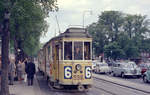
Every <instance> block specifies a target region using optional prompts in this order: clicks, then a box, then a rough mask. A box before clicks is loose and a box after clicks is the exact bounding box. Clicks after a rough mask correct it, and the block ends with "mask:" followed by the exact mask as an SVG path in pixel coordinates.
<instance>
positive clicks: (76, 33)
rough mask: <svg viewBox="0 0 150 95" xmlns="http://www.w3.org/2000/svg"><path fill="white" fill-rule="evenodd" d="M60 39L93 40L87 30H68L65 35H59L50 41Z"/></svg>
mask: <svg viewBox="0 0 150 95" xmlns="http://www.w3.org/2000/svg"><path fill="white" fill-rule="evenodd" d="M59 38H92V37H91V36H90V35H89V34H88V32H87V30H86V29H85V28H76V27H71V28H68V29H67V30H66V31H65V32H64V33H61V34H59V35H58V36H56V37H54V38H52V39H51V40H50V41H52V40H55V39H59ZM50 41H48V42H47V43H46V44H45V45H44V46H46V45H47V44H48V43H49V42H50Z"/></svg>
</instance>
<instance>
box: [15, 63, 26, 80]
mask: <svg viewBox="0 0 150 95" xmlns="http://www.w3.org/2000/svg"><path fill="white" fill-rule="evenodd" d="M24 74H25V67H24V63H22V62H21V61H19V62H18V64H17V75H18V80H19V81H22V80H23V78H24Z"/></svg>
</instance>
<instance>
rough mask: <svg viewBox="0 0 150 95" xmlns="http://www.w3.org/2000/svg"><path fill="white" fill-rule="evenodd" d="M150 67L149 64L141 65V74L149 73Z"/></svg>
mask: <svg viewBox="0 0 150 95" xmlns="http://www.w3.org/2000/svg"><path fill="white" fill-rule="evenodd" d="M149 65H150V64H149V63H142V64H139V67H140V68H141V74H142V75H143V74H144V73H145V72H146V71H147V69H148V67H149Z"/></svg>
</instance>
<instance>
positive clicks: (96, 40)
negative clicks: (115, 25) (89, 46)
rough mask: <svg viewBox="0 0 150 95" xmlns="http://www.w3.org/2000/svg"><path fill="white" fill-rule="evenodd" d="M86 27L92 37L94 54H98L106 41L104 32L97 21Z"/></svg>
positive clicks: (102, 50) (102, 49) (101, 51)
mask: <svg viewBox="0 0 150 95" xmlns="http://www.w3.org/2000/svg"><path fill="white" fill-rule="evenodd" d="M87 29H88V32H89V34H91V35H92V37H93V47H94V48H93V50H94V51H95V54H96V55H97V56H99V54H100V53H103V52H104V46H105V44H106V43H107V38H106V35H105V34H106V33H105V31H104V30H103V28H102V26H101V25H98V24H97V23H93V24H91V25H90V26H88V28H87Z"/></svg>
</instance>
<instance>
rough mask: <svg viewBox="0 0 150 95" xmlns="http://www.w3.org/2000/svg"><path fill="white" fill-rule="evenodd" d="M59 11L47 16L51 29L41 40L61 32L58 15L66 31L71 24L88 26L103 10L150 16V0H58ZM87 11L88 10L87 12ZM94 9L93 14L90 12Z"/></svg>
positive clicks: (61, 25) (46, 39)
mask: <svg viewBox="0 0 150 95" xmlns="http://www.w3.org/2000/svg"><path fill="white" fill-rule="evenodd" d="M57 1H58V7H59V11H58V12H54V13H50V17H49V18H47V19H46V20H47V22H48V24H49V29H48V32H47V33H46V35H43V36H42V37H41V39H40V41H41V42H42V43H43V42H47V41H48V40H50V39H51V38H52V37H54V36H55V35H58V34H59V32H58V31H59V29H58V25H57V22H56V16H57V19H58V22H59V26H60V31H61V32H64V31H65V30H66V29H67V28H68V27H69V26H70V25H83V13H84V20H85V22H84V25H85V26H87V25H89V24H91V23H93V22H96V21H97V20H98V16H99V15H100V14H101V12H103V11H109V10H116V11H122V12H124V13H129V14H142V15H147V16H148V18H150V0H57ZM85 11H86V12H85ZM90 11H92V14H91V13H90Z"/></svg>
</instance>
